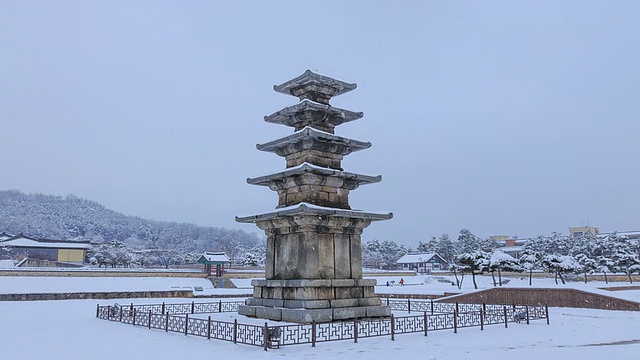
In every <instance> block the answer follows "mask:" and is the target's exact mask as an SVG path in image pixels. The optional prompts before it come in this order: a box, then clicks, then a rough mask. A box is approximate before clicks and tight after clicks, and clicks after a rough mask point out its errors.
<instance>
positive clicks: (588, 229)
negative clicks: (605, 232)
mask: <svg viewBox="0 0 640 360" xmlns="http://www.w3.org/2000/svg"><path fill="white" fill-rule="evenodd" d="M586 234H591V235H598V234H600V228H597V227H593V226H579V227H570V228H569V236H571V237H574V236H583V235H586Z"/></svg>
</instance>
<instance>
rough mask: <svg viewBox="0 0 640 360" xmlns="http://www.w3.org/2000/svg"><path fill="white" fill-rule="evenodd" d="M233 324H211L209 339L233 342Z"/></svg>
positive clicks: (223, 322)
mask: <svg viewBox="0 0 640 360" xmlns="http://www.w3.org/2000/svg"><path fill="white" fill-rule="evenodd" d="M233 334H234V324H233V323H232V322H226V321H212V322H211V338H212V339H217V340H224V341H233Z"/></svg>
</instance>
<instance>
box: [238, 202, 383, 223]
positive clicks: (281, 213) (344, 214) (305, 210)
mask: <svg viewBox="0 0 640 360" xmlns="http://www.w3.org/2000/svg"><path fill="white" fill-rule="evenodd" d="M299 215H311V216H329V217H340V218H351V219H364V220H369V221H381V220H389V219H391V218H393V213H371V212H364V211H358V210H340V209H332V208H325V207H319V206H310V205H307V204H300V205H297V206H295V207H291V208H287V209H280V210H278V211H273V212H269V213H264V214H259V215H251V216H245V217H238V216H236V221H237V222H240V223H257V222H260V221H268V220H273V219H278V218H283V217H287V216H299Z"/></svg>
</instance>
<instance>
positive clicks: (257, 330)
mask: <svg viewBox="0 0 640 360" xmlns="http://www.w3.org/2000/svg"><path fill="white" fill-rule="evenodd" d="M264 339H265V337H264V327H263V326H256V325H245V324H237V335H236V342H237V343H239V344H246V345H256V346H263V344H264Z"/></svg>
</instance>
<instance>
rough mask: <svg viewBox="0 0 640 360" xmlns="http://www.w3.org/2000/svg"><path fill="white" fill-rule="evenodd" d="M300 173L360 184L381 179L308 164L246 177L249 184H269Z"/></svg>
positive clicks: (380, 177)
mask: <svg viewBox="0 0 640 360" xmlns="http://www.w3.org/2000/svg"><path fill="white" fill-rule="evenodd" d="M301 175H316V176H317V177H323V178H338V179H341V180H349V182H351V183H357V184H358V185H360V184H372V183H377V182H380V181H382V176H381V175H378V176H369V175H361V174H354V173H349V172H345V171H339V170H330V169H325V168H319V167H315V166H311V165H309V164H303V165H300V166H298V167H295V168H290V169H287V170H285V171H283V172H279V173H276V174H271V175H266V176H260V177H257V178H248V179H247V183H249V184H251V185H263V186H270V185H271V183H272V182H274V181H277V182H280V183H282V182H283V180H286V179H287V178H292V177H297V176H301Z"/></svg>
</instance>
